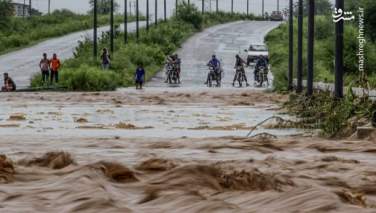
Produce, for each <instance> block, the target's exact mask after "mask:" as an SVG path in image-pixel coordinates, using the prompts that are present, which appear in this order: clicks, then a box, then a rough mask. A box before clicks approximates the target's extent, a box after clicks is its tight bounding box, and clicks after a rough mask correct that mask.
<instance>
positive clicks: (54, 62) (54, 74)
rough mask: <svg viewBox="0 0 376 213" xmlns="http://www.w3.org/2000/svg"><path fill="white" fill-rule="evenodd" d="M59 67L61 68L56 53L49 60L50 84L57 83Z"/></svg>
mask: <svg viewBox="0 0 376 213" xmlns="http://www.w3.org/2000/svg"><path fill="white" fill-rule="evenodd" d="M60 66H61V63H60V60H59V59H58V58H57V55H56V53H54V54H53V56H52V59H51V60H50V68H51V83H53V81H54V80H55V82H56V83H57V82H58V81H59V69H60Z"/></svg>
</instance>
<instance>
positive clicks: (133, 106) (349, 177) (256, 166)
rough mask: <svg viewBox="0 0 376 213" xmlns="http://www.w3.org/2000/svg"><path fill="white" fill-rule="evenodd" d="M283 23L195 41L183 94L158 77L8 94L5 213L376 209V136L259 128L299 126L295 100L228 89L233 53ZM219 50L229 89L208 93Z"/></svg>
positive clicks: (0, 165) (3, 126) (215, 32)
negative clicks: (287, 104) (115, 87)
mask: <svg viewBox="0 0 376 213" xmlns="http://www.w3.org/2000/svg"><path fill="white" fill-rule="evenodd" d="M278 25H279V23H276V22H235V23H230V24H225V25H219V26H215V27H213V28H210V29H207V30H204V31H203V32H201V33H198V34H196V35H195V36H193V37H191V38H190V39H189V40H188V41H187V42H186V43H185V44H184V45H183V48H182V50H180V51H179V54H180V56H181V57H182V59H183V60H182V61H183V64H182V67H183V73H182V74H183V75H182V78H183V84H182V85H181V87H179V88H174V87H166V85H165V84H163V83H161V82H163V79H164V76H163V74H162V73H160V74H158V75H157V76H156V77H155V78H153V79H152V81H151V82H149V83H148V85H147V87H146V88H145V89H144V90H143V91H136V90H134V89H132V88H129V89H121V90H119V91H116V92H96V93H9V94H4V93H2V94H0V99H1V100H2V104H1V105H0V139H1V140H0V212H7V213H8V212H17V213H18V212H22V213H23V212H111V213H112V212H116V213H117V212H142V213H144V212H145V213H149V212H150V213H159V212H160V213H165V212H179V213H180V212H192V213H196V212H197V213H201V212H205V213H206V212H209V213H210V212H234V213H235V212H236V213H238V212H245V213H249V212H265V213H271V212H349V213H350V212H351V213H352V212H376V167H375V165H376V148H375V143H376V141H375V138H376V135H374V136H372V137H370V139H369V140H361V141H360V140H355V139H343V140H327V139H323V138H320V137H317V136H316V135H317V134H316V133H315V131H306V130H301V129H291V128H286V127H287V126H283V125H278V124H277V123H275V121H274V120H271V121H268V122H266V123H264V125H261V126H258V125H257V124H259V123H260V122H262V121H264V120H265V119H267V118H269V117H273V116H278V117H279V118H282V119H284V120H293V119H295V118H293V117H290V116H288V115H286V114H285V113H284V112H283V110H282V108H281V104H282V103H283V102H284V101H286V100H287V98H288V97H287V96H285V95H280V94H275V93H271V92H267V91H263V90H262V89H260V88H229V87H228V85H230V84H231V81H232V74H233V73H232V72H231V69H232V62H233V58H234V55H235V54H236V53H238V52H239V51H241V50H244V48H247V46H248V45H249V44H250V43H249V42H250V41H253V42H262V40H263V38H264V36H265V34H266V33H267V32H268V31H269V30H271V29H273V28H274V27H277V26H278ZM213 53H215V54H217V55H218V56H219V57H220V58H221V59H222V61H223V63H224V67H225V69H226V70H227V71H226V75H225V77H224V88H211V89H209V88H205V87H203V81H204V80H205V76H206V72H207V71H206V67H205V66H204V64H205V62H206V61H207V60H208V57H209V58H210V55H211V54H213ZM251 72H252V70H250V69H247V75H248V76H249V79H252V73H251ZM251 83H252V82H251ZM255 126H258V128H256V129H255ZM273 127H274V128H273ZM275 127H285V128H280V129H276V128H275ZM251 129H252V130H254V131H253V132H252V134H251V135H250V137H245V136H246V135H247V134H248V133H249V131H250V130H251Z"/></svg>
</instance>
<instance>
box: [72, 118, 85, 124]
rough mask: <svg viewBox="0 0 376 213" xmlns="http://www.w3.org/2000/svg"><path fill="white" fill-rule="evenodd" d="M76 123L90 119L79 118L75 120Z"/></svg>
mask: <svg viewBox="0 0 376 213" xmlns="http://www.w3.org/2000/svg"><path fill="white" fill-rule="evenodd" d="M74 121H75V122H76V123H87V122H88V120H87V119H86V118H77V119H75V120H74Z"/></svg>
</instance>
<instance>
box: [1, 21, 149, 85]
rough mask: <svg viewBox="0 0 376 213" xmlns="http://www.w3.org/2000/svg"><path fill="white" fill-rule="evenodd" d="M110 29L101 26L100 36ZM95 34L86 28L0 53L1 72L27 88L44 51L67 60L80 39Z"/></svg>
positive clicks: (130, 28)
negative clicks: (23, 47) (16, 49)
mask: <svg viewBox="0 0 376 213" xmlns="http://www.w3.org/2000/svg"><path fill="white" fill-rule="evenodd" d="M144 25H145V22H140V26H141V27H142V26H144ZM123 29H124V26H123V25H121V26H120V30H123ZM135 29H136V24H135V22H132V23H129V24H128V30H129V32H133V31H135ZM107 31H109V27H108V26H105V27H99V28H98V37H100V35H102V33H103V32H107ZM92 36H93V30H92V29H90V30H85V31H81V32H76V33H71V34H68V35H66V36H62V37H57V38H53V39H48V40H46V41H43V42H41V43H38V44H36V45H34V46H31V47H28V48H25V49H21V50H18V51H14V52H11V53H7V54H4V55H0V64H1V68H0V69H1V70H0V72H8V73H9V75H10V76H11V77H12V78H13V80H14V81H15V82H16V85H17V87H18V88H25V87H28V86H29V85H30V79H31V78H32V76H33V75H34V74H36V73H38V72H40V69H39V62H40V60H41V58H42V54H43V53H47V54H48V56H49V57H51V56H52V54H53V53H56V54H57V55H58V57H59V58H60V60H65V59H68V58H71V57H73V53H74V51H75V48H76V47H77V46H78V42H79V41H84V40H85V39H91V38H92Z"/></svg>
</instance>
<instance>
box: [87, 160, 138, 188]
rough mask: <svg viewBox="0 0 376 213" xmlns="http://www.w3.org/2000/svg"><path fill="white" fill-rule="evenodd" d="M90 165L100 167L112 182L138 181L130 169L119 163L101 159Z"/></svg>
mask: <svg viewBox="0 0 376 213" xmlns="http://www.w3.org/2000/svg"><path fill="white" fill-rule="evenodd" d="M91 167H93V168H95V169H100V170H101V171H102V172H103V174H104V175H105V176H106V177H108V178H109V179H110V180H112V181H114V182H119V183H129V182H135V181H138V179H137V177H136V175H135V174H134V172H133V171H132V170H130V169H128V168H127V167H125V166H123V165H121V164H119V163H113V162H105V161H102V162H99V163H96V164H92V165H91Z"/></svg>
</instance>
